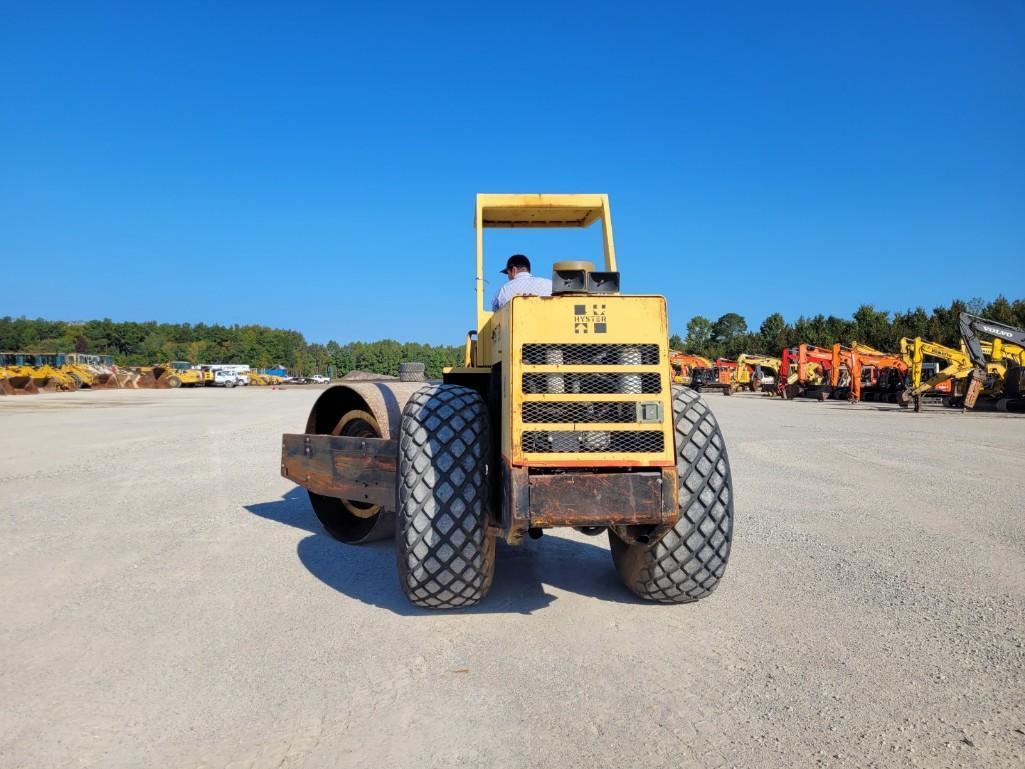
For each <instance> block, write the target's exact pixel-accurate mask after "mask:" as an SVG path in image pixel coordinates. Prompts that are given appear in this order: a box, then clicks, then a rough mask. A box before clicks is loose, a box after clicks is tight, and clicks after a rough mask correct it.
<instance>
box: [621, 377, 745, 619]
mask: <svg viewBox="0 0 1025 769" xmlns="http://www.w3.org/2000/svg"><path fill="white" fill-rule="evenodd" d="M673 415H674V418H675V425H676V431H675V432H676V452H677V454H676V469H677V472H678V473H679V477H680V498H679V504H680V519H679V520H678V521H677V522H676V525H675V526H673V528H672V529H670V530H669V531H668V532H667V533H666V534H665V535H664V536H662V537H661V538H660V539H658V540H656V541H655V542H651V543H628V542H625V541H624V540H623V539H621V538H620V537H619V535H618V534H616V533H615V532H613V531H612V530H610V531H609V545H610V547H611V549H612V560H613V562H614V563H615V565H616V570H617V571H618V572H619V576H620V577H621V578H622V580H623V582H624V583H625V584H626V586H627V587H628V588H630V590H632V591H633V592H634V593H636V594H637V595H639V596H640V597H641V598H646V599H648V600H650V601H659V602H661V603H690V602H691V601H697V600H699V599H701V598H705V597H706V596H708V595H710V594H711V593H712V591H714V590H715V589H716V587H718V585H719V580H720V579H721V578H722V575H723V573H724V572H725V571H726V563H727V561H728V560H729V557H730V546H731V544H732V541H733V480H732V476H731V474H730V462H729V458H728V457H727V456H726V443H725V441H724V440H723V437H722V432H721V431H720V430H719V425H718V423H717V422H716V421H715V417H714V416H713V415H712V412H711V410H710V409H709V408H708V406H707V405H705V402H704V401H703V400H702V399H701V396H700V395H698V394H696V393H694V392H692V391H690V390H685V389H684V388H682V387H674V388H673Z"/></svg>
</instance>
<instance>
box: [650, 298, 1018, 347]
mask: <svg viewBox="0 0 1025 769" xmlns="http://www.w3.org/2000/svg"><path fill="white" fill-rule="evenodd" d="M965 310H967V311H968V312H970V313H972V314H974V315H981V316H983V317H986V318H991V319H993V320H996V321H1000V322H1002V323H1007V324H1009V325H1012V326H1017V327H1019V328H1025V300H1023V299H1016V300H1015V301H1013V302H1009V301H1008V300H1007V299H1005V298H1004V297H1003V296H998V297H997V298H996V299H994V300H993V301H992V302H986V301H984V300H982V299H970V300H968V301H963V300H960V299H955V300H954V301H953V302H951V303H950V305H949V306H948V307H934V308H933V309H932V311H931V312H927V311H926V310H925V309H924V308H922V307H917V308H915V309H914V310H907V311H905V312H888V311H886V310H877V309H876V308H875V307H874V306H872V305H870V304H863V305H861V306H860V307H859V308H858V309H857V310H856V311H855V312H854V315H853V316H852V317H850V318H839V317H837V316H835V315H829V316H825V315H814V316H811V317H806V316H804V315H802V316H800V317H799V318H797V320H795V321H794V322H793V323H788V322H787V321H786V319H785V318H784V317H783V316H782V315H780V314H779V313H778V312H776V313H773V314H771V315H769V316H768V317H767V318H766V319H765V320H763V321H762V323H761V325H760V326H759V327H758V330H757V331H752V330H750V329H748V327H747V322H746V321H745V320H744V316H743V315H739V314H737V313H735V312H728V313H726V314H725V315H721V316H719V318H718V319H717V320H714V321H713V320H710V319H709V318H706V317H704V316H701V315H695V316H694V317H693V318H691V319H690V322H689V323H687V334H686V336H684V337H681V336H679V335H678V334H674V335H673V336H672V337H671V338H670V340H669V346H670V347H672V348H673V349H674V350H681V351H683V352H689V353H695V354H697V355H703V356H705V357H706V358H718V357H723V358H736V357H737V356H738V355H739V354H740V353H742V352H746V353H761V354H763V355H773V356H778V355H779V354H780V352H781V351H782V350H783V348H785V347H792V346H794V345H797V344H800V343H801V342H805V343H807V344H813V345H819V346H823V347H828V346H831V345H832V344H833V343H834V342H842V343H844V344H849V343H850V342H851V341H852V340H853V341H857V342H861V343H862V344H867V345H869V346H870V347H875V348H877V349H879V350H883V351H886V352H897V351H899V350H900V339H901V337H905V336H906V337H916V336H920V337H922V338H923V339H927V340H929V341H931V342H938V343H939V344H943V345H946V346H948V347H954V348H957V347H959V346H960V342H961V339H960V335H959V334H958V330H957V316H958V314H959V313H961V312H963V311H965Z"/></svg>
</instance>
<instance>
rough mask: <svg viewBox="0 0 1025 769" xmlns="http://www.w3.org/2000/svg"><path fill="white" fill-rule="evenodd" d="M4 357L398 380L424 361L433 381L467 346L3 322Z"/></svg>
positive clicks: (267, 331)
mask: <svg viewBox="0 0 1025 769" xmlns="http://www.w3.org/2000/svg"><path fill="white" fill-rule="evenodd" d="M0 351H3V352H42V353H46V352H63V353H68V352H80V353H90V354H94V355H113V356H114V361H115V363H117V364H118V365H120V366H139V365H152V364H155V363H162V362H164V361H169V360H186V361H189V362H190V363H194V364H198V363H245V364H248V365H250V366H254V367H257V368H273V367H276V366H283V367H284V368H286V369H287V370H288V371H290V372H292V373H295V374H305V375H309V374H316V373H325V374H326V373H334V374H335V375H336V376H342V375H343V374H346V373H348V372H349V371H352V370H360V371H370V372H374V373H377V374H391V375H395V374H397V373H398V369H399V363H401V362H403V361H419V362H421V363H424V364H426V366H427V375H428V376H429V377H435V378H436V377H440V376H441V370H442V368H443V367H445V366H458V365H461V364H462V362H463V347H462V346H451V347H445V346H434V345H429V344H418V343H405V344H404V343H401V342H397V341H395V340H392V339H383V340H380V341H377V342H350V343H348V344H344V345H343V344H339V343H338V342H335V341H330V342H328V343H327V344H314V343H309V342H307V341H306V339H305V338H304V337H303V335H302V334H301V333H299V332H298V331H293V330H286V329H277V328H268V327H267V326H221V325H217V324H212V325H208V324H205V323H197V324H195V325H193V324H190V323H157V322H156V321H147V322H142V323H139V322H135V321H123V322H116V321H112V320H110V319H109V318H105V319H103V320H89V321H83V322H69V321H55V320H44V319H42V318H36V319H29V318H12V317H10V316H7V317H3V318H0Z"/></svg>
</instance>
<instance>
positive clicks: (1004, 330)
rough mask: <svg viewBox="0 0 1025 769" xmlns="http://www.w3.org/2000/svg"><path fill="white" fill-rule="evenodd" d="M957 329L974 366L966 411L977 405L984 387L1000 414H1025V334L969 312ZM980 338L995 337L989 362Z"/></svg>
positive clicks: (959, 318) (960, 317)
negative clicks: (1005, 412)
mask: <svg viewBox="0 0 1025 769" xmlns="http://www.w3.org/2000/svg"><path fill="white" fill-rule="evenodd" d="M957 325H958V330H959V331H960V333H961V342H962V344H963V345H964V347H965V350H966V351H967V353H968V357H969V358H970V359H971V362H972V383H971V387H970V388H969V390H968V391H967V392H966V394H965V401H964V406H965V408H972V406H974V405H975V400H976V398H977V397H978V395H979V394H980V393H982V392H983V387H985V391H984V394H985V395H987V396H988V397H989V398H992V399H993V400H994V401H995V403H996V407H997V409H998V410H999V411H1008V410H1011V409H1013V410H1014V411H1018V410H1019V409H1021V410H1025V367H1023V365H1022V357H1023V356H1022V352H1021V351H1022V350H1023V348H1025V330H1023V329H1020V328H1017V327H1015V326H1010V325H1008V324H1006V323H1001V322H1000V321H996V320H991V319H989V318H982V317H979V316H978V315H972V314H971V313H968V312H962V313H961V314H960V315H958V319H957ZM980 334H986V335H987V336H991V337H993V341H992V342H991V343H990V345H989V347H990V350H989V357H988V358H987V355H986V350H985V347H984V343H983V341H982V340H981V339H980V338H979V335H980ZM972 388H974V389H972Z"/></svg>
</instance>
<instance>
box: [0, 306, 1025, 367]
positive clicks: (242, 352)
mask: <svg viewBox="0 0 1025 769" xmlns="http://www.w3.org/2000/svg"><path fill="white" fill-rule="evenodd" d="M963 310H968V311H969V312H972V313H974V314H976V315H982V316H984V317H987V318H992V319H993V320H997V321H1001V322H1003V323H1008V324H1010V325H1012V326H1018V327H1019V328H1025V300H1023V299H1017V300H1015V301H1013V302H1009V301H1008V300H1007V299H1005V298H1004V297H1002V296H998V297H997V298H996V299H994V300H993V301H992V302H985V301H983V300H981V299H972V300H969V301H962V300H955V301H953V302H951V303H950V306H949V307H935V308H933V310H932V311H931V312H926V311H925V310H924V309H923V308H921V307H918V308H916V309H914V310H907V311H906V312H896V313H891V312H887V311H885V310H876V309H875V308H874V307H873V306H872V305H869V304H865V305H862V306H861V307H859V308H858V309H857V311H856V312H855V313H854V315H853V316H852V317H851V318H839V317H836V316H835V315H829V316H824V315H815V316H811V317H806V316H803V315H802V316H801V317H799V318H797V320H795V321H794V322H793V323H788V322H787V321H786V319H785V318H784V317H783V316H782V315H780V314H779V313H773V314H772V315H769V316H768V317H767V318H766V319H765V320H764V321H762V323H761V325H760V326H759V327H758V330H757V331H752V330H750V329H748V327H747V322H746V321H745V319H744V316H742V315H739V314H738V313H735V312H728V313H726V314H724V315H721V316H720V317H719V318H718V319H716V320H714V321H712V320H710V319H708V318H705V317H703V316H701V315H696V316H694V317H693V318H691V319H690V322H689V323H688V324H687V333H686V336H684V337H681V336H680V335H679V334H673V336H672V337H671V338H670V340H669V345H670V347H672V348H673V349H675V350H683V351H685V352H692V353H697V354H698V355H704V356H706V357H710V358H717V357H720V356H721V357H726V358H735V357H736V356H737V355H739V354H740V353H742V352H748V353H762V354H765V355H779V353H780V351H781V350H782V349H783V348H784V347H790V346H792V345H796V344H799V343H801V342H807V343H809V344H815V345H821V346H829V345H832V344H833V343H834V342H844V343H845V344H846V343H849V342H850V341H851V340H857V341H859V342H862V343H864V344H868V345H871V346H872V347H877V348H879V349H880V350H886V351H890V352H896V351H897V350H898V349H899V340H900V338H901V337H902V336H908V337H915V336H921V337H923V338H925V339H928V340H930V341H933V342H939V343H940V344H945V345H947V346H948V347H957V346H958V345H959V343H960V339H959V337H958V332H957V315H958V313H959V312H961V311H963ZM0 351H4V352H7V351H10V352H65V353H66V352H81V353H91V354H96V355H113V356H114V360H115V362H116V363H118V365H122V366H137V365H147V364H154V363H162V362H164V361H168V360H187V361H189V362H191V363H246V364H249V365H250V366H255V367H257V368H272V367H275V366H284V367H285V368H286V369H287V370H289V371H290V372H292V373H295V374H306V375H308V374H316V373H324V374H328V373H333V374H334V375H336V376H342V375H344V374H346V373H348V372H349V371H353V370H359V371H370V372H373V373H377V374H391V375H394V374H396V373H397V372H398V368H399V363H402V362H403V361H419V362H421V363H424V364H426V366H427V376H428V377H431V378H437V377H440V376H441V370H442V368H444V367H445V366H459V365H461V364H462V361H463V347H462V346H461V345H458V346H456V345H453V346H434V345H429V344H419V343H415V342H407V343H402V342H397V341H395V340H393V339H383V340H379V341H376V342H349V343H347V344H339V343H338V342H335V341H330V342H328V343H327V344H315V343H309V342H307V341H306V339H305V338H304V337H303V335H302V334H301V333H299V332H298V331H294V330H287V329H277V328H269V327H267V326H221V325H217V324H212V325H208V324H204V323H197V324H194V325H193V324H189V323H157V322H156V321H147V322H142V323H139V322H135V321H123V322H115V321H112V320H110V319H109V318H105V319H103V320H89V321H82V322H70V321H55V320H44V319H42V318H36V319H34V320H33V319H29V318H12V317H10V316H7V317H3V318H0Z"/></svg>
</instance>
